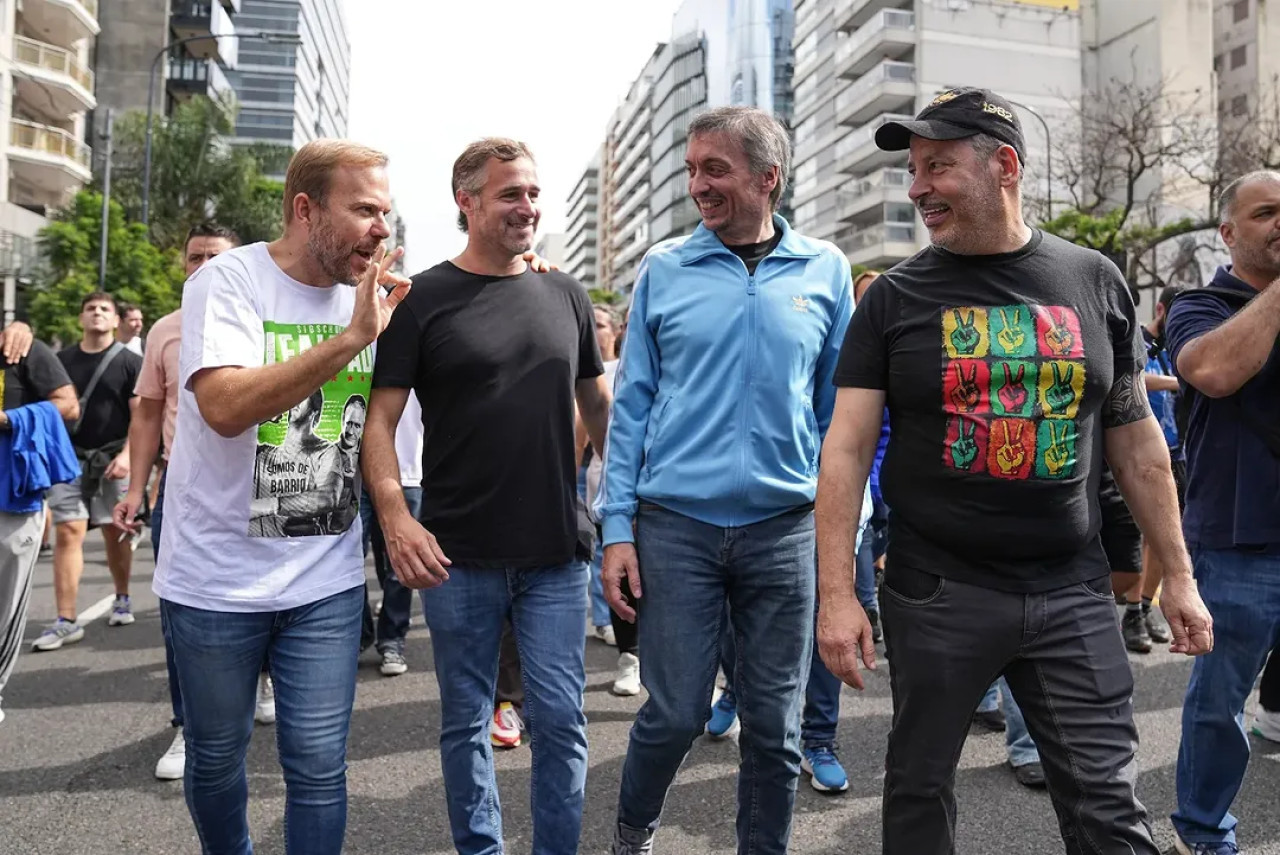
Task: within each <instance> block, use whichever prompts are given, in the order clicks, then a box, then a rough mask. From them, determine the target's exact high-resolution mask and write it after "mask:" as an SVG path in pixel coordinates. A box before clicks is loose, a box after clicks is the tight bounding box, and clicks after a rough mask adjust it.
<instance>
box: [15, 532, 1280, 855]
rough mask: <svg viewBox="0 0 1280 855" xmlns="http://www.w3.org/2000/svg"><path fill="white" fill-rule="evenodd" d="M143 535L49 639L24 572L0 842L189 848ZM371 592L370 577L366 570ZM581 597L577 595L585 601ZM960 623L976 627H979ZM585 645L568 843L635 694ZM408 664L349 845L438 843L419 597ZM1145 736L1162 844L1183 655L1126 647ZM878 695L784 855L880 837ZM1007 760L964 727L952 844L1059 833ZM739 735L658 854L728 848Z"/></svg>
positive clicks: (882, 715) (376, 848)
mask: <svg viewBox="0 0 1280 855" xmlns="http://www.w3.org/2000/svg"><path fill="white" fill-rule="evenodd" d="M90 542H91V549H90V550H89V555H88V556H87V561H88V563H87V566H86V569H85V575H84V582H83V584H82V587H81V590H80V608H81V609H82V610H88V609H89V608H90V607H91V606H93V605H94V604H96V603H99V602H101V601H102V600H103V599H104V598H106V597H109V595H110V594H111V593H112V590H111V582H110V577H109V575H108V573H107V570H106V567H105V565H103V564H102V555H103V553H102V548H101V541H100V540H98V539H97V538H96V536H95V535H93V534H91V535H90ZM150 559H151V550H150V546H149V545H147V544H146V543H145V542H144V544H143V545H142V546H139V548H138V551H137V553H136V565H135V571H134V586H133V596H134V604H135V606H134V607H135V613H136V615H137V622H136V623H135V624H133V625H132V626H129V627H115V628H108V627H107V625H106V619H105V616H102V617H99V618H97V619H96V620H94V621H93V622H92V623H90V624H89V626H88V628H87V630H86V635H85V639H84V641H82V642H81V643H79V644H76V645H74V646H70V647H67V648H65V649H63V650H60V651H56V652H52V653H32V652H30V647H29V642H30V640H32V639H34V638H35V637H36V636H37V635H38V634H39V631H40V628H41V626H42V625H43V623H45V622H46V621H48V620H50V619H51V618H52V617H53V614H54V607H53V576H52V567H51V565H50V562H49V560H48V558H47V557H46V558H43V559H42V560H41V562H40V567H39V569H38V571H37V575H36V584H35V590H34V592H33V594H32V598H31V607H30V616H31V619H30V621H29V623H28V626H27V639H28V645H27V646H26V647H25V648H24V651H23V653H22V658H21V659H20V661H19V663H18V668H17V672H16V673H15V674H14V677H13V679H12V681H11V682H10V684H9V686H8V688H7V690H6V691H5V697H4V709H5V712H6V713H7V716H8V717H7V719H6V720H5V721H4V722H3V723H2V724H0V855H32V854H33V853H39V855H44V853H50V855H53V853H59V854H61V853H139V855H142V853H194V852H198V851H199V850H198V846H197V843H196V838H195V834H194V831H193V829H192V826H191V821H190V818H189V816H188V814H187V810H186V805H185V803H184V801H183V796H182V786H181V783H180V782H172V783H166V782H161V781H157V780H155V778H154V777H153V775H152V770H153V768H154V766H155V762H156V759H157V758H158V757H159V756H160V755H161V754H162V753H163V752H164V750H165V749H166V748H167V747H168V745H169V742H170V740H171V738H172V732H171V731H170V730H169V728H168V720H169V716H170V713H169V709H168V690H167V688H166V678H165V666H164V648H163V645H162V643H161V638H160V624H159V614H158V611H157V603H156V599H155V597H154V595H152V593H151V590H150V581H151V569H152V568H151V560H150ZM374 590H376V583H375V584H374ZM584 613H585V611H584ZM977 628H978V627H977V624H976V623H975V631H976V630H977ZM586 644H587V670H588V675H587V684H588V686H587V694H586V711H587V717H588V719H589V722H590V723H589V739H590V746H591V759H590V771H589V773H588V779H587V805H586V815H585V821H584V829H583V836H582V848H581V851H582V852H583V853H605V852H607V851H608V843H609V840H610V837H611V829H612V825H613V817H614V809H615V804H616V798H617V793H618V780H619V775H620V772H621V768H622V760H623V756H624V754H625V751H626V745H627V734H628V729H629V727H630V723H631V719H632V716H633V715H634V712H635V710H636V709H637V708H638V707H639V704H640V699H639V698H634V699H621V698H615V697H613V696H612V695H610V694H609V691H608V687H609V685H610V684H611V683H612V679H613V671H614V667H615V664H616V651H615V650H613V649H612V648H609V647H606V646H604V645H603V644H601V643H600V642H597V641H594V640H590V641H587V642H586ZM407 656H408V659H409V664H410V669H411V670H410V671H409V673H408V674H405V675H403V676H400V677H395V678H386V677H383V676H381V674H380V673H379V672H378V669H377V663H376V660H375V657H374V656H373V655H372V653H370V654H367V655H366V658H365V659H364V660H363V661H362V667H361V671H360V678H359V687H358V690H357V698H356V706H355V712H354V716H353V720H352V726H351V737H350V748H349V761H350V773H349V789H350V815H349V824H348V831H347V839H346V851H347V852H352V853H371V855H374V854H376V855H400V853H424V852H425V853H433V855H434V854H435V853H441V855H445V853H450V852H452V851H453V849H452V846H451V843H450V837H449V827H448V822H447V819H446V815H445V803H444V792H443V788H442V786H441V783H440V762H439V752H438V748H437V737H438V733H439V730H438V722H439V717H440V698H439V694H438V692H437V690H436V683H435V679H434V676H433V675H432V673H431V655H430V640H429V639H428V636H427V632H426V629H425V627H423V626H422V623H421V617H420V615H419V614H418V611H417V609H416V607H415V615H414V627H413V630H412V632H411V634H410V640H409V644H408V649H407ZM1132 661H1133V667H1134V672H1135V675H1136V677H1137V690H1136V693H1135V697H1134V704H1135V709H1136V713H1137V718H1138V723H1139V730H1140V732H1141V739H1142V746H1141V749H1140V752H1139V759H1140V762H1141V775H1140V780H1139V795H1140V797H1141V799H1142V801H1143V802H1144V803H1145V804H1146V805H1147V807H1148V808H1149V809H1150V811H1151V813H1152V816H1153V823H1154V827H1155V829H1156V832H1157V834H1158V836H1159V842H1160V844H1161V846H1162V847H1163V848H1165V849H1168V848H1169V847H1171V846H1172V829H1171V827H1170V825H1169V821H1168V813H1169V810H1170V808H1171V807H1172V805H1173V801H1174V763H1175V759H1176V756H1177V746H1178V734H1179V722H1180V709H1181V702H1182V696H1183V691H1184V689H1185V686H1186V680H1187V675H1188V672H1189V670H1190V664H1189V662H1188V661H1186V660H1184V659H1182V658H1179V657H1174V656H1172V655H1170V654H1168V653H1165V652H1157V653H1153V654H1151V655H1148V656H1134V657H1133V658H1132ZM890 711H891V704H890V698H889V688H888V680H887V674H886V672H885V670H883V669H882V670H880V671H879V672H877V673H875V674H872V675H870V685H869V688H868V689H867V691H866V692H865V693H861V694H860V693H857V692H854V691H852V690H850V689H846V690H845V694H844V699H843V709H842V712H841V720H840V733H839V741H840V746H841V757H842V758H843V760H844V762H845V765H846V768H847V769H848V771H849V775H850V778H851V781H852V786H851V787H850V790H849V791H848V792H847V793H845V794H843V795H839V796H824V795H820V794H818V793H816V792H814V791H813V790H811V789H810V788H809V787H808V785H807V783H802V786H801V791H800V796H799V799H798V801H797V806H796V820H795V829H794V833H793V836H792V846H791V851H792V852H794V853H797V855H836V853H841V855H843V853H878V852H880V791H881V785H882V779H883V756H884V747H885V738H886V735H887V733H888V729H889V720H890ZM272 730H273V728H272V727H270V726H266V727H259V728H258V729H257V731H256V733H255V735H254V738H253V742H252V745H251V749H250V754H249V788H250V794H251V803H250V821H251V825H252V829H253V836H254V840H255V850H256V851H257V852H259V853H262V855H272V853H283V851H284V846H283V842H282V836H281V835H282V830H281V829H282V817H283V808H284V784H283V781H282V779H281V774H280V768H279V764H278V762H277V760H276V756H275V743H274V738H273V733H272ZM1003 762H1004V742H1003V736H1000V735H995V734H979V733H977V732H974V733H973V734H971V736H970V738H969V740H968V743H967V745H966V747H965V750H964V754H963V757H962V758H961V762H960V771H959V777H958V783H957V798H958V801H959V823H958V824H959V829H958V835H959V839H958V850H959V851H960V852H961V853H1026V855H1040V854H1041V853H1044V854H1045V855H1048V853H1058V852H1061V851H1062V844H1061V839H1060V837H1059V835H1058V831H1057V824H1056V821H1055V819H1054V815H1053V809H1052V807H1051V805H1050V802H1049V799H1048V797H1047V796H1046V795H1045V794H1044V793H1043V792H1033V791H1028V790H1025V789H1023V788H1022V787H1020V786H1019V785H1018V784H1017V783H1016V782H1015V781H1014V780H1013V776H1012V774H1011V773H1010V771H1009V770H1008V768H1007V767H1005V766H1004V765H1003ZM529 766H530V754H529V751H528V749H527V748H522V749H517V750H515V751H511V752H507V753H504V754H501V755H499V756H498V758H497V767H498V780H499V784H500V788H501V792H502V795H503V799H504V801H503V808H504V819H505V825H506V832H507V843H508V851H509V852H511V853H527V852H529V849H530V826H529V819H530V811H529V800H528V782H529ZM736 771H737V750H736V748H735V746H734V745H733V744H732V743H725V742H719V743H716V742H710V741H708V740H705V739H702V740H699V742H698V744H697V745H696V746H695V747H694V750H693V752H692V753H691V755H690V757H689V759H688V761H687V762H686V764H685V767H684V769H683V770H682V771H681V773H680V776H679V778H678V779H677V781H676V784H675V786H674V787H673V788H672V791H671V794H670V798H669V799H668V802H667V808H666V813H665V816H664V824H663V828H662V831H661V833H660V835H659V838H658V847H657V851H658V852H661V853H732V852H733V851H734V834H733V822H734V793H735V775H736ZM1277 794H1280V745H1271V744H1268V743H1264V742H1260V741H1259V740H1256V739H1255V740H1254V762H1253V763H1252V765H1251V767H1250V769H1249V773H1248V776H1247V777H1246V779H1245V784H1244V789H1243V791H1242V792H1241V794H1240V797H1239V798H1238V800H1237V802H1236V807H1237V811H1236V812H1237V815H1239V816H1240V817H1241V818H1242V821H1241V826H1240V842H1241V844H1242V849H1243V851H1245V852H1248V853H1256V855H1263V853H1272V855H1280V797H1278V795H1277Z"/></svg>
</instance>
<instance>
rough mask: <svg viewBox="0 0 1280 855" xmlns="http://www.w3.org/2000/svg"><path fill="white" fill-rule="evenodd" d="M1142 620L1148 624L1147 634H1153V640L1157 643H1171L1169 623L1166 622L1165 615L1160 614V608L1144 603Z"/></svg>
mask: <svg viewBox="0 0 1280 855" xmlns="http://www.w3.org/2000/svg"><path fill="white" fill-rule="evenodd" d="M1142 620H1143V622H1144V623H1145V624H1146V625H1147V635H1149V636H1151V640H1152V641H1153V642H1155V643H1156V644H1168V643H1169V624H1167V623H1165V622H1164V616H1163V615H1161V614H1160V610H1159V609H1156V608H1152V607H1151V606H1148V605H1144V606H1143V607H1142Z"/></svg>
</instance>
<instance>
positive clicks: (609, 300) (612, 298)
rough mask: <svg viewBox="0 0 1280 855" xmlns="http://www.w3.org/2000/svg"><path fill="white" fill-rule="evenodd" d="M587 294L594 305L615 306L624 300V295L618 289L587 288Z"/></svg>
mask: <svg viewBox="0 0 1280 855" xmlns="http://www.w3.org/2000/svg"><path fill="white" fill-rule="evenodd" d="M587 296H588V297H590V298H591V302H592V303H593V304H595V305H605V306H617V305H620V304H622V303H623V302H625V301H626V296H625V295H624V294H622V293H620V292H618V291H609V290H607V289H605V288H589V289H587Z"/></svg>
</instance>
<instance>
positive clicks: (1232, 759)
mask: <svg viewBox="0 0 1280 855" xmlns="http://www.w3.org/2000/svg"><path fill="white" fill-rule="evenodd" d="M1192 557H1193V558H1194V561H1195V575H1196V582H1198V583H1199V586H1200V596H1201V597H1203V598H1204V603H1205V605H1206V606H1208V608H1209V613H1210V614H1211V615H1213V644H1214V646H1213V652H1212V653H1209V654H1208V655H1206V656H1199V657H1196V660H1195V664H1194V665H1193V666H1192V668H1191V682H1190V684H1189V685H1188V686H1187V697H1186V700H1185V701H1184V703H1183V706H1182V745H1181V747H1180V748H1179V749H1178V809H1177V810H1176V811H1174V814H1173V826H1174V828H1176V829H1177V831H1178V834H1179V835H1180V836H1181V837H1182V839H1183V840H1184V841H1186V842H1187V843H1190V844H1197V843H1218V842H1228V843H1234V842H1235V838H1236V818H1235V817H1234V816H1232V815H1231V803H1232V802H1233V801H1235V797H1236V793H1238V792H1239V791H1240V784H1241V782H1242V781H1243V780H1244V771H1245V767H1246V766H1247V765H1248V764H1249V737H1248V736H1247V735H1246V734H1245V726H1244V705H1245V701H1246V700H1248V697H1249V693H1250V692H1251V691H1253V684H1254V681H1256V680H1257V679H1258V675H1259V674H1260V673H1261V672H1262V668H1263V665H1264V663H1265V662H1266V660H1267V654H1268V653H1270V652H1271V649H1272V648H1273V647H1275V646H1276V644H1277V643H1280V555H1265V554H1258V553H1248V552H1243V551H1239V550H1234V549H1225V550H1195V552H1194V554H1193V556H1192Z"/></svg>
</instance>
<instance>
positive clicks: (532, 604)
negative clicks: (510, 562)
mask: <svg viewBox="0 0 1280 855" xmlns="http://www.w3.org/2000/svg"><path fill="white" fill-rule="evenodd" d="M586 588H587V565H586V563H585V562H582V561H573V562H570V563H569V564H567V565H563V566H560V567H549V568H545V569H538V570H505V571H504V570H487V569H467V568H465V567H459V566H458V565H456V564H455V565H454V566H453V567H450V568H449V581H447V582H445V583H444V584H443V585H441V586H440V587H438V588H432V589H429V590H425V591H423V592H422V608H423V612H424V613H425V614H426V618H427V626H428V627H429V628H430V630H431V642H432V651H433V653H434V655H435V668H436V681H437V683H438V685H439V687H440V697H441V699H442V701H441V711H440V763H441V766H442V767H443V770H444V786H445V799H446V801H447V803H448V806H449V823H450V825H451V826H452V828H453V843H454V846H455V847H456V848H457V850H458V853H459V855H496V853H501V852H502V851H503V842H502V809H501V806H500V804H499V801H498V785H497V781H496V780H495V778H494V770H493V748H492V747H491V745H490V743H489V728H490V725H491V724H492V722H493V698H494V692H495V690H496V683H497V678H498V652H499V646H500V643H501V640H502V625H503V622H504V621H505V620H506V619H507V617H508V616H510V618H511V623H512V627H513V628H514V630H515V636H516V647H517V648H518V650H519V652H520V664H521V667H522V674H523V682H524V689H525V700H524V718H525V723H526V725H527V726H528V729H529V732H530V734H531V736H532V737H533V768H532V771H531V773H530V778H529V789H530V792H531V797H532V802H533V849H532V852H533V855H572V853H575V852H577V851H578V838H579V836H580V834H581V831H582V802H583V796H584V794H585V792H586V780H587V719H586V716H585V715H583V712H582V693H583V691H584V690H585V688H586V671H585V665H584V663H583V647H584V645H583V642H582V601H583V598H584V597H585V595H586Z"/></svg>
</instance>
